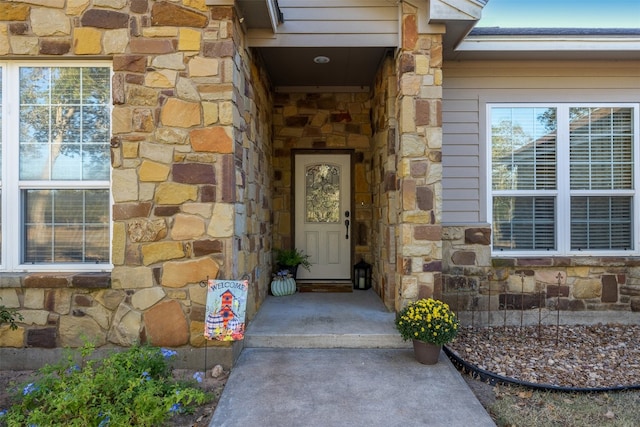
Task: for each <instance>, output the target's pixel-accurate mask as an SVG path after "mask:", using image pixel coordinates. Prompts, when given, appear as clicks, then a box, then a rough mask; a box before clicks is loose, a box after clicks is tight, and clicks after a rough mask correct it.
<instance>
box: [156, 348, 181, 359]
mask: <svg viewBox="0 0 640 427" xmlns="http://www.w3.org/2000/svg"><path fill="white" fill-rule="evenodd" d="M160 351H161V352H162V356H163V357H164V358H165V359H169V358H171V357H174V356H177V355H178V352H177V351H174V350H169V349H168V348H163V349H160Z"/></svg>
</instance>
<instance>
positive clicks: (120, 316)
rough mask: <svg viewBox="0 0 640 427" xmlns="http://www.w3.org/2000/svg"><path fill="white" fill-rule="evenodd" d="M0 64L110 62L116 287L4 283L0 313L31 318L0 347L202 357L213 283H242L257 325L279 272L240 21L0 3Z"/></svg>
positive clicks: (260, 112) (140, 9)
mask: <svg viewBox="0 0 640 427" xmlns="http://www.w3.org/2000/svg"><path fill="white" fill-rule="evenodd" d="M0 55H1V56H5V57H8V58H10V59H17V60H21V59H22V60H25V59H34V58H36V57H37V58H43V57H46V58H48V59H55V58H60V59H63V58H64V59H66V60H68V59H80V60H86V59H90V58H96V57H98V58H108V57H110V58H112V61H113V71H114V76H113V104H114V109H113V114H112V133H113V138H112V141H111V142H112V152H111V154H112V159H111V160H112V167H113V175H112V196H113V199H114V202H115V204H114V206H113V218H112V219H113V251H112V261H113V264H114V269H113V271H112V273H111V274H108V273H96V274H87V273H83V274H70V273H64V274H62V273H61V274H56V273H50V274H21V275H18V274H2V276H1V277H0V297H2V298H3V300H2V303H3V304H4V305H6V306H8V307H15V308H18V309H19V311H20V313H21V314H22V315H23V316H24V318H25V319H24V321H23V322H21V324H20V328H19V329H18V330H17V331H9V330H8V329H7V327H6V326H3V327H1V328H0V347H12V348H23V347H38V348H53V347H59V346H70V347H75V346H79V345H82V337H83V336H86V337H89V338H90V339H91V340H94V341H95V342H96V344H97V345H98V346H101V345H105V344H112V345H117V346H128V345H131V344H132V343H133V342H136V341H139V340H141V341H151V342H152V343H153V344H155V345H162V346H172V347H181V346H191V347H201V346H204V344H205V341H204V338H203V336H202V332H203V325H204V324H203V322H204V311H205V309H204V304H205V300H206V289H205V288H203V287H201V286H200V285H199V282H200V281H201V280H203V279H206V278H207V277H211V278H214V277H216V276H217V277H220V278H227V279H228V278H240V277H241V276H244V275H246V276H247V277H248V278H249V279H250V282H251V290H250V301H249V308H248V315H249V317H251V316H252V315H253V314H254V313H255V311H256V310H257V307H258V306H259V304H260V302H261V301H262V299H263V298H264V295H265V294H266V289H267V286H268V279H269V277H268V275H266V274H261V272H264V271H269V270H270V269H271V266H270V254H269V244H268V242H266V241H265V240H264V239H265V238H268V236H269V233H270V228H271V224H270V216H269V211H270V200H271V182H270V177H271V176H272V173H271V170H270V164H271V158H270V157H271V147H270V139H271V135H270V126H269V124H270V122H271V117H270V114H271V99H270V94H269V93H268V91H267V87H266V86H265V83H262V82H266V79H265V78H264V75H263V74H262V72H261V69H260V67H259V65H258V64H257V63H255V62H254V61H253V59H252V58H251V57H250V54H249V53H248V52H247V51H246V50H245V48H244V40H243V34H242V32H241V30H240V27H239V25H238V24H237V23H236V18H235V16H234V12H233V9H232V8H231V7H207V6H206V5H205V2H204V0H182V1H178V2H167V1H149V0H129V1H127V0H120V1H112V0H109V1H105V0H85V1H76V0H67V1H65V0H26V1H20V0H18V1H13V2H2V3H0ZM216 344H217V345H220V346H223V347H225V348H228V347H229V346H230V345H229V344H228V343H210V344H209V346H212V345H216ZM225 354H227V353H225ZM4 359H6V358H4ZM229 360H230V359H229V358H227V359H225V361H226V362H229ZM212 362H213V361H212ZM227 364H228V363H227Z"/></svg>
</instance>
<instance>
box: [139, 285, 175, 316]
mask: <svg viewBox="0 0 640 427" xmlns="http://www.w3.org/2000/svg"><path fill="white" fill-rule="evenodd" d="M165 296H166V294H165V292H164V290H163V289H162V288H160V287H157V286H154V287H153V288H148V289H141V290H139V291H137V292H136V293H135V294H133V296H131V305H132V306H133V308H135V309H137V310H140V311H144V310H146V309H148V308H149V307H152V306H153V305H155V304H156V303H158V302H160V301H161V300H162V299H163V298H164V297H165Z"/></svg>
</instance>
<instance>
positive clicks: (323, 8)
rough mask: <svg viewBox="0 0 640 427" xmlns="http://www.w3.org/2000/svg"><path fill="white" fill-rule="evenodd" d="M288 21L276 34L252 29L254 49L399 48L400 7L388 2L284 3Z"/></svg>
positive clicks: (281, 3)
mask: <svg viewBox="0 0 640 427" xmlns="http://www.w3.org/2000/svg"><path fill="white" fill-rule="evenodd" d="M278 4H279V7H280V11H281V12H282V15H283V17H284V22H283V23H282V24H280V25H279V26H278V28H277V31H276V33H275V34H274V33H273V32H272V31H270V30H258V29H254V30H249V31H248V33H247V35H248V43H249V45H250V46H252V47H280V46H286V47H309V46H336V47H340V46H349V47H354V46H375V47H394V46H397V45H398V40H399V36H398V32H399V11H398V5H397V4H396V3H394V2H389V1H386V0H366V1H334V0H319V1H315V0H305V1H300V0H280V1H279V2H278Z"/></svg>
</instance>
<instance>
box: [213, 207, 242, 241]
mask: <svg viewBox="0 0 640 427" xmlns="http://www.w3.org/2000/svg"><path fill="white" fill-rule="evenodd" d="M234 218H235V209H234V206H233V205H232V204H229V203H216V204H214V205H213V213H212V214H211V221H209V227H208V228H207V234H208V235H209V236H211V237H217V238H220V237H231V236H233V230H234V227H233V225H234Z"/></svg>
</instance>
